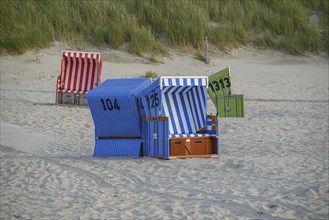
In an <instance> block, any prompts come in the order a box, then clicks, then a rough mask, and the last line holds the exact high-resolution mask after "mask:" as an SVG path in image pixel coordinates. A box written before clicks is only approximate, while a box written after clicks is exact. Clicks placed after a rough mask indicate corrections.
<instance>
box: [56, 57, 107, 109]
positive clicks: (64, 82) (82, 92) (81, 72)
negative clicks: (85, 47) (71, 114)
mask: <svg viewBox="0 0 329 220" xmlns="http://www.w3.org/2000/svg"><path fill="white" fill-rule="evenodd" d="M101 70H102V58H101V55H100V53H90V52H78V51H62V58H61V72H60V75H59V76H58V79H57V86H56V104H66V105H88V102H87V99H86V95H87V93H88V92H89V91H90V90H92V89H93V88H94V87H95V86H97V85H99V84H100V80H101Z"/></svg>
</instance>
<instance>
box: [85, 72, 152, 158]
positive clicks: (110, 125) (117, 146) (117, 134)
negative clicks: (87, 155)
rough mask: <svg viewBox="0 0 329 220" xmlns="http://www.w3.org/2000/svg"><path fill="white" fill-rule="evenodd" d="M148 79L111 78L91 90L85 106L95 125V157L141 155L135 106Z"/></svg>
mask: <svg viewBox="0 0 329 220" xmlns="http://www.w3.org/2000/svg"><path fill="white" fill-rule="evenodd" d="M150 84H151V79H147V78H136V79H110V80H106V81H105V82H104V83H102V84H101V85H99V86H97V87H96V88H94V89H93V90H91V91H90V92H89V93H88V95H87V100H88V105H89V108H90V111H91V115H92V118H93V121H94V124H95V150H94V156H99V157H139V156H141V143H142V122H141V118H140V115H139V111H138V109H137V105H136V102H135V100H136V98H137V96H138V95H139V93H140V92H141V91H142V90H143V89H145V88H147V87H148V86H149V85H150Z"/></svg>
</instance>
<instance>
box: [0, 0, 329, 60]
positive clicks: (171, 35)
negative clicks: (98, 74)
mask: <svg viewBox="0 0 329 220" xmlns="http://www.w3.org/2000/svg"><path fill="white" fill-rule="evenodd" d="M328 14H329V1H327V0H245V1H239V0H230V1H227V0H218V1H213V0H204V1H197V0H181V1H176V0H166V1H163V0H143V1H124V0H123V1H120V0H107V1H105V0H104V1H102V0H88V1H77V0H58V1H37V0H24V1H18V0H2V1H1V2H0V21H1V23H0V53H3V52H10V53H24V52H25V51H26V50H29V49H31V48H42V47H47V46H49V45H50V44H51V43H52V42H54V41H76V42H77V44H91V45H96V46H100V47H105V46H109V47H111V48H113V49H118V48H122V47H123V48H126V49H127V50H128V51H130V52H132V53H135V54H138V55H144V54H152V55H159V54H165V53H167V48H168V47H177V46H178V47H194V48H197V49H201V48H203V46H204V38H205V36H208V39H209V42H210V43H211V44H212V45H215V46H216V47H218V48H219V49H221V50H230V49H232V48H234V47H238V46H240V45H246V44H251V45H255V46H258V47H259V48H263V49H267V48H275V49H280V50H285V51H287V52H289V53H291V54H296V55H301V54H304V53H305V52H312V53H318V52H320V51H327V52H329V40H328V28H329V26H328V19H329V18H328Z"/></svg>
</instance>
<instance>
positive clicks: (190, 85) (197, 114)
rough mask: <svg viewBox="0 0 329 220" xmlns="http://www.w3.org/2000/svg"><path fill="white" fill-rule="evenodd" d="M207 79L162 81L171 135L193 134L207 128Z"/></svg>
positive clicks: (182, 78) (173, 78)
mask: <svg viewBox="0 0 329 220" xmlns="http://www.w3.org/2000/svg"><path fill="white" fill-rule="evenodd" d="M207 80H208V78H207V77H196V78H192V77H177V78H175V77H171V78H163V79H162V90H163V92H162V95H163V98H162V106H163V111H164V114H165V115H166V116H168V117H169V134H193V133H196V132H197V131H198V130H200V129H201V128H203V127H204V126H206V115H207V83H208V82H207Z"/></svg>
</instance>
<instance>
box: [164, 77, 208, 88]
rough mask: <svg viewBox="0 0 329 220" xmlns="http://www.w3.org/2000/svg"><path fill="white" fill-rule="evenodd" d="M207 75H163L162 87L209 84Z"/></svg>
mask: <svg viewBox="0 0 329 220" xmlns="http://www.w3.org/2000/svg"><path fill="white" fill-rule="evenodd" d="M207 85H208V78H207V77H193V78H192V77H188V78H187V77H162V85H161V89H162V88H163V87H165V86H207Z"/></svg>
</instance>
